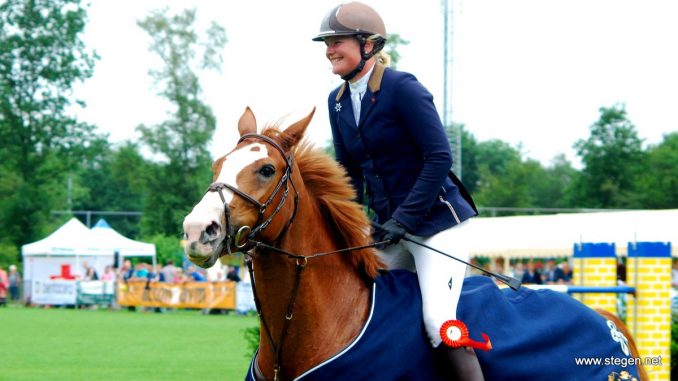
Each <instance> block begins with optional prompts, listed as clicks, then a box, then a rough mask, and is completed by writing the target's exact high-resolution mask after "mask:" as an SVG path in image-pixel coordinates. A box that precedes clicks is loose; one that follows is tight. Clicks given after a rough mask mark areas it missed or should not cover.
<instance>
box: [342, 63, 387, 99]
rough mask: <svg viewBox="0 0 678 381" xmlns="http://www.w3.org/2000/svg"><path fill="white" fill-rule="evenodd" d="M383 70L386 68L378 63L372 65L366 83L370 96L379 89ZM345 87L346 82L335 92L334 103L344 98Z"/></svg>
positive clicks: (346, 85)
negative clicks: (372, 67) (370, 74)
mask: <svg viewBox="0 0 678 381" xmlns="http://www.w3.org/2000/svg"><path fill="white" fill-rule="evenodd" d="M384 70H386V66H384V65H382V64H381V63H379V62H377V63H376V64H374V69H373V70H372V76H371V77H370V80H369V82H367V88H369V89H370V92H372V94H376V93H377V92H378V91H379V90H380V89H381V80H382V78H383V77H384ZM347 87H348V81H344V83H343V84H342V85H341V88H340V89H339V91H338V92H337V96H336V98H335V99H334V100H335V101H337V102H340V101H341V98H342V97H343V96H344V93H345V92H346V88H347Z"/></svg>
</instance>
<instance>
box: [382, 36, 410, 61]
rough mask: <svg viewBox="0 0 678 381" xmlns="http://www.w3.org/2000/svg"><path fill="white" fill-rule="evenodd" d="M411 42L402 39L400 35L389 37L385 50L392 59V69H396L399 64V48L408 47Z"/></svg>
mask: <svg viewBox="0 0 678 381" xmlns="http://www.w3.org/2000/svg"><path fill="white" fill-rule="evenodd" d="M409 43H410V42H409V41H408V40H405V39H403V38H402V37H400V35H399V34H398V33H391V34H389V35H388V42H387V43H386V47H385V48H384V53H386V54H388V56H389V57H390V59H391V63H390V67H392V68H393V69H396V68H397V66H398V62H399V61H400V53H398V48H399V47H401V46H403V45H407V44H409Z"/></svg>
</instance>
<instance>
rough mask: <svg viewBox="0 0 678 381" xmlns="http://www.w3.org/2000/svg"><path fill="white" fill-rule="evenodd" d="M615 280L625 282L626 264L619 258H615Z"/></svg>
mask: <svg viewBox="0 0 678 381" xmlns="http://www.w3.org/2000/svg"><path fill="white" fill-rule="evenodd" d="M674 268H675V267H674ZM617 282H621V283H626V264H625V263H624V260H623V259H621V258H619V259H618V260H617Z"/></svg>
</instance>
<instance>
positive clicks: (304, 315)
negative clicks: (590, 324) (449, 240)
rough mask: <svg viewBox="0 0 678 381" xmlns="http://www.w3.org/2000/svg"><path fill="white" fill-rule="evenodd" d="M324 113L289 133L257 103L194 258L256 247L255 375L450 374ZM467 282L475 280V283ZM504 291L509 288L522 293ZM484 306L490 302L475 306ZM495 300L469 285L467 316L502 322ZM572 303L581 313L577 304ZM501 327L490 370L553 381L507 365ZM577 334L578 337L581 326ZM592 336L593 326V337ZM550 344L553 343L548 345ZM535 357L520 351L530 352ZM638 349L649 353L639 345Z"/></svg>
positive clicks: (586, 370) (190, 244) (221, 167)
mask: <svg viewBox="0 0 678 381" xmlns="http://www.w3.org/2000/svg"><path fill="white" fill-rule="evenodd" d="M312 116H313V112H311V114H309V115H308V116H307V117H305V118H303V119H302V120H300V121H298V122H296V123H293V124H292V125H291V126H290V127H288V128H287V129H285V130H282V131H281V130H280V129H278V128H277V126H268V127H266V128H265V129H264V130H263V131H262V132H261V133H260V134H258V133H257V124H256V120H255V117H254V114H253V113H252V111H251V110H250V109H249V108H247V109H246V110H245V113H244V114H243V115H242V117H241V118H240V121H239V123H238V130H239V132H240V140H239V141H238V143H237V145H236V146H235V148H234V149H233V150H232V151H231V152H230V153H228V154H227V155H225V156H223V157H221V158H220V159H218V160H216V161H215V163H214V164H213V172H214V177H213V183H212V185H211V186H210V187H209V189H208V191H207V192H206V193H205V195H204V196H203V198H202V199H201V200H200V201H199V202H198V204H197V205H196V206H195V207H194V208H193V210H192V211H191V213H190V214H189V215H188V216H186V218H185V220H184V233H185V239H186V244H185V251H186V254H187V256H188V258H189V259H190V260H191V261H192V262H193V263H194V264H196V265H199V266H202V267H205V268H207V267H211V266H212V265H213V264H214V263H215V262H216V261H217V260H218V258H219V257H221V256H223V255H226V254H229V253H231V252H235V251H242V252H247V256H248V258H249V259H248V267H249V268H250V274H251V276H252V284H253V291H254V296H255V301H256V304H257V310H258V312H259V315H260V323H261V338H260V343H259V350H258V352H257V354H256V355H255V358H254V359H253V361H252V365H251V367H250V371H249V372H248V374H247V379H252V380H293V379H303V380H322V379H328V378H332V379H379V380H443V379H447V376H446V375H445V371H446V370H445V369H441V367H440V363H439V362H438V361H437V359H436V358H434V351H433V350H432V348H430V344H429V342H428V340H427V339H426V337H425V333H424V329H423V322H422V318H421V295H420V292H419V289H418V284H417V278H416V275H414V274H412V273H409V272H406V271H390V272H389V271H383V268H384V266H383V264H382V262H381V261H380V259H379V257H378V256H377V255H376V252H375V250H374V249H373V248H372V245H371V237H370V221H369V220H368V218H367V216H366V215H365V213H364V211H363V209H362V207H361V205H359V204H357V203H355V202H353V201H352V200H354V199H355V192H354V190H353V189H352V187H351V186H350V183H349V180H348V178H347V176H346V174H345V172H344V171H343V169H341V167H340V166H339V165H338V164H337V163H336V162H335V161H333V160H332V159H331V158H330V157H328V156H327V155H325V154H324V153H323V152H321V151H319V150H315V149H312V147H311V146H310V145H309V144H307V143H302V142H301V140H302V138H303V135H304V132H305V130H306V127H307V126H308V124H309V123H310V120H311V118H312ZM477 278H483V279H478V280H477V282H476V283H477V284H478V285H479V286H478V287H476V288H478V289H482V288H484V287H487V286H486V285H485V284H484V283H483V282H485V281H489V278H487V277H477ZM464 287H465V289H467V288H468V289H474V287H475V286H473V282H472V281H469V286H468V287H467V286H466V284H465V286H464ZM493 288H494V290H493V291H492V292H495V291H496V292H498V293H500V294H503V293H504V292H513V291H500V290H499V289H498V288H497V287H494V286H493ZM465 292H466V291H465ZM521 292H522V293H534V294H536V295H538V296H540V297H541V296H549V295H550V294H548V291H538V292H535V291H532V290H527V289H522V290H520V291H518V293H521ZM469 295H470V294H469ZM520 295H521V298H523V297H529V296H530V295H532V294H520ZM498 297H499V298H503V296H498ZM566 297H567V298H569V297H568V296H566ZM534 299H535V300H536V299H537V297H534ZM547 299H548V300H550V299H549V298H547ZM569 299H570V300H572V298H569ZM465 301H467V302H465ZM478 303H480V307H473V306H476V305H477V304H478ZM483 303H485V302H484V301H483V299H482V298H477V297H476V296H468V295H467V296H464V294H462V300H461V302H460V310H461V311H460V313H459V315H460V318H462V319H463V320H464V321H475V320H473V319H477V321H483V320H485V319H487V320H488V321H489V320H491V316H490V315H487V316H485V315H483V313H485V312H486V311H485V308H484V307H483ZM487 303H492V304H498V303H501V302H496V301H492V302H489V301H488V302H487ZM564 303H570V302H568V301H565V302H564ZM572 303H579V302H577V301H574V300H572ZM465 304H466V305H468V306H469V308H468V309H467V310H463V306H464V305H465ZM579 304H580V303H579ZM488 308H489V307H488ZM511 308H513V307H511ZM577 308H578V307H577ZM581 308H586V307H583V305H581ZM567 310H568V311H569V312H572V313H573V314H575V315H576V314H577V313H576V311H572V307H567ZM587 310H588V309H587ZM588 311H591V310H588ZM594 315H595V316H596V317H599V315H597V314H595V313H594ZM488 316H489V317H488ZM586 316H588V315H586ZM612 318H613V316H610V317H608V319H612ZM467 319H471V320H467ZM502 319H503V318H502ZM534 319H535V320H536V319H538V317H534ZM570 320H571V319H570ZM588 320H591V319H588ZM594 320H595V319H594ZM600 321H601V322H603V324H604V322H605V321H606V320H605V319H603V318H600ZM525 324H526V325H530V324H531V322H525ZM548 324H551V323H548ZM551 325H552V327H551V326H549V327H548V329H549V331H551V330H552V331H553V332H556V331H558V330H559V329H560V328H559V327H560V326H561V325H560V324H559V323H558V322H553V323H552V324H551ZM608 325H609V324H608ZM615 325H616V327H618V328H619V329H621V330H622V331H623V333H624V336H625V338H628V342H629V344H630V345H629V346H630V347H631V349H632V350H633V349H635V346H634V345H633V341H632V338H631V337H630V335H628V332H625V331H624V329H625V327H624V326H623V324H622V323H621V322H620V321H618V320H616V321H615V322H614V324H613V326H615ZM564 326H567V325H564ZM610 327H611V326H610ZM501 328H502V329H496V330H493V329H492V327H487V329H486V330H487V332H488V333H490V337H491V338H492V340H493V344H494V346H495V349H492V350H490V351H489V352H487V355H485V354H483V353H479V359H480V361H481V366H482V367H483V371H484V372H486V378H487V379H523V380H529V379H534V380H538V379H546V378H548V377H546V378H544V377H545V375H544V373H543V372H540V373H537V375H536V376H532V378H531V376H529V374H525V373H524V372H518V373H516V374H513V373H511V372H512V370H511V369H499V367H500V366H499V367H498V366H494V364H503V363H502V362H501V361H500V360H501V359H499V358H498V357H493V353H495V352H496V353H498V354H503V356H514V355H513V353H517V352H516V350H515V349H514V348H513V347H511V346H510V343H509V341H510V340H506V341H502V340H497V339H495V337H493V335H496V337H497V338H501V333H502V331H507V329H506V328H507V327H501ZM508 328H512V327H508ZM551 328H552V329H551ZM483 329H485V328H483ZM609 329H611V328H607V326H606V328H605V329H604V331H605V332H606V333H605V335H607V339H609V340H608V341H610V342H611V343H612V346H613V347H614V348H617V347H618V346H619V344H618V343H619V340H617V341H613V340H611V339H610V336H609V332H610V331H609ZM560 330H561V331H562V330H563V329H560ZM509 331H510V329H509ZM614 332H616V331H614V330H613V333H614ZM568 334H569V335H570V336H568V337H572V339H574V338H576V335H574V333H573V332H568ZM587 334H589V335H590V334H591V333H583V334H582V335H587ZM514 336H515V335H514ZM612 338H614V336H613V337H612ZM617 338H618V337H617ZM595 339H596V340H601V339H600V338H598V337H596V338H595ZM539 340H541V339H539ZM544 340H547V339H546V338H544ZM547 345H553V343H552V342H549V343H546V344H544V346H543V347H544V348H546V346H547ZM532 350H534V351H540V350H541V348H532ZM544 353H548V351H545V352H544ZM586 353H588V352H586ZM606 353H607V352H606ZM615 353H616V352H615ZM528 354H529V353H528ZM524 355H525V353H522V354H521V355H520V356H522V357H520V356H518V357H516V358H515V359H514V360H519V359H520V358H523V359H525V356H524ZM572 356H579V354H578V353H574V354H572ZM629 356H634V357H638V354H637V351H636V352H632V353H630V354H629ZM527 359H528V360H529V357H527ZM556 360H558V361H562V360H563V359H556ZM512 361H513V360H512ZM530 361H531V360H530ZM513 362H515V361H513ZM518 363H519V361H518ZM567 368H568V370H567V371H565V370H559V369H553V371H554V372H560V373H558V376H559V379H568V380H571V379H591V380H593V379H594V378H590V375H591V374H595V375H597V376H598V375H602V374H603V373H604V374H605V376H607V375H608V374H611V373H610V372H608V371H607V370H603V371H599V372H598V373H592V372H590V368H591V367H590V366H588V367H587V366H579V367H574V366H569V367H567ZM544 371H547V372H548V371H550V370H548V369H545V370H544ZM567 372H570V373H567ZM573 372H575V373H573ZM638 372H642V369H641V370H639V371H638ZM632 374H636V370H635V368H634V371H633V372H632ZM488 375H489V376H488ZM601 379H602V378H601ZM605 379H606V378H605ZM641 379H642V378H641Z"/></svg>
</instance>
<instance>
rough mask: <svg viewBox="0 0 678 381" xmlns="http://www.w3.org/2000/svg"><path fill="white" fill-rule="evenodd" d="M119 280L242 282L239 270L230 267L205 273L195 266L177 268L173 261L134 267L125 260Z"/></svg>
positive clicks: (119, 272)
mask: <svg viewBox="0 0 678 381" xmlns="http://www.w3.org/2000/svg"><path fill="white" fill-rule="evenodd" d="M117 279H119V280H122V281H125V282H127V281H135V280H145V281H151V282H164V283H175V284H178V283H183V282H189V281H190V282H219V281H225V280H230V281H235V282H239V281H240V276H239V274H238V268H237V267H235V266H228V267H227V268H226V270H222V269H218V270H217V271H205V270H204V269H200V268H197V267H195V266H193V265H188V266H187V267H186V268H185V269H184V268H183V267H180V266H176V265H175V264H174V261H173V260H171V259H170V260H168V261H167V263H166V264H165V265H164V266H163V265H160V264H157V265H155V267H153V265H151V264H149V263H144V262H139V263H137V264H136V265H134V266H132V262H131V261H130V260H125V261H124V262H123V264H122V266H121V267H120V268H119V269H118V273H117Z"/></svg>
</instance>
